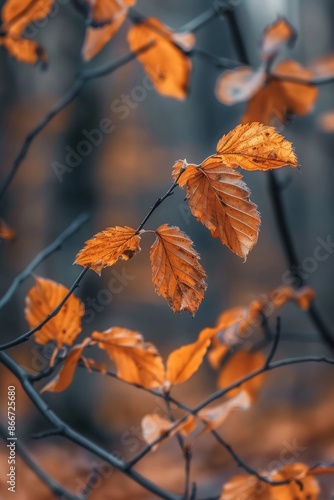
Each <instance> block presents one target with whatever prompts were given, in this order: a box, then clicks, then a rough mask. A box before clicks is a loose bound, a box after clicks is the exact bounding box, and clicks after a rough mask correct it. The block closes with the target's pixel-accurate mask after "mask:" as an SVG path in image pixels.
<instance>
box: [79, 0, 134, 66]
mask: <svg viewBox="0 0 334 500" xmlns="http://www.w3.org/2000/svg"><path fill="white" fill-rule="evenodd" d="M90 3H91V16H90V17H91V22H90V24H91V26H89V27H88V28H87V31H86V36H85V40H84V44H83V48H82V55H83V57H84V59H86V60H89V59H91V58H92V57H94V56H95V55H96V54H98V53H99V52H100V51H101V50H102V48H103V47H104V46H105V45H106V44H107V43H108V42H109V40H111V38H112V37H113V36H114V35H115V34H116V32H117V31H118V30H119V28H120V27H121V25H122V24H123V22H124V21H125V19H126V15H127V12H128V9H129V7H131V6H132V5H134V4H135V3H136V0H108V1H106V0H95V1H93V0H90Z"/></svg>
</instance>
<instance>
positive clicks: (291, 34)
mask: <svg viewBox="0 0 334 500" xmlns="http://www.w3.org/2000/svg"><path fill="white" fill-rule="evenodd" d="M297 36H298V35H297V32H296V30H295V29H294V27H293V26H292V25H291V24H290V23H289V22H288V21H287V20H286V19H285V18H284V17H281V18H279V19H277V21H275V22H274V23H273V24H271V25H270V26H268V28H266V30H265V31H264V33H263V37H262V43H261V57H262V59H268V58H272V57H274V56H276V55H277V54H278V53H279V52H280V51H281V49H282V48H283V47H284V46H285V45H288V46H290V47H291V46H292V45H293V44H294V42H295V41H296V39H297Z"/></svg>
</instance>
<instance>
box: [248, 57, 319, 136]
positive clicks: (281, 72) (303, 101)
mask: <svg viewBox="0 0 334 500" xmlns="http://www.w3.org/2000/svg"><path fill="white" fill-rule="evenodd" d="M275 76H279V79H275ZM284 77H286V79H284ZM289 78H290V79H292V80H293V78H296V79H298V80H301V82H299V81H296V82H294V81H292V80H291V81H289ZM311 78H312V72H311V71H310V70H308V69H306V68H304V67H303V66H301V65H300V64H299V63H297V62H295V61H283V62H281V63H280V64H278V65H277V66H276V68H275V70H274V72H273V74H272V76H271V77H270V78H269V81H268V83H267V84H266V86H265V87H263V88H262V89H260V91H259V92H257V93H256V94H255V95H254V96H253V97H252V98H251V100H250V101H249V103H248V106H247V110H246V112H245V114H244V116H243V117H242V123H249V122H253V121H259V122H261V123H264V124H265V125H275V126H276V125H278V124H283V125H284V124H285V123H286V121H287V120H288V119H289V117H290V116H293V115H297V116H301V115H306V114H308V113H310V111H311V110H312V108H313V106H314V103H315V101H316V99H317V96H318V89H317V88H316V87H315V86H314V85H310V84H308V81H309V80H310V79H311ZM303 81H304V82H305V83H303Z"/></svg>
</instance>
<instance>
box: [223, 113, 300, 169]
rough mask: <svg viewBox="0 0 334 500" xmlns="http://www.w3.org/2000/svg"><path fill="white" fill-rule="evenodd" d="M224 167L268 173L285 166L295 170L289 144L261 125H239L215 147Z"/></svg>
mask: <svg viewBox="0 0 334 500" xmlns="http://www.w3.org/2000/svg"><path fill="white" fill-rule="evenodd" d="M215 157H219V158H220V159H221V161H222V162H223V163H225V165H227V166H229V167H232V168H236V167H241V168H244V169H245V170H268V169H273V168H280V167H283V166H284V165H290V166H291V167H297V166H298V162H297V157H296V155H295V153H294V151H293V148H292V144H291V142H289V141H287V140H286V139H284V137H283V136H282V135H281V134H278V133H277V132H276V131H275V129H274V128H273V127H268V126H265V125H262V124H261V123H257V122H254V123H248V124H245V125H238V126H237V127H236V128H235V129H233V130H231V132H229V133H228V134H226V135H224V136H223V137H222V138H221V139H220V141H219V142H218V144H217V155H215Z"/></svg>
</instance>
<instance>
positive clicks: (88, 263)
mask: <svg viewBox="0 0 334 500" xmlns="http://www.w3.org/2000/svg"><path fill="white" fill-rule="evenodd" d="M139 243H140V236H139V234H138V233H137V231H136V230H135V229H132V228H131V227H127V226H125V227H119V226H116V227H109V228H107V229H105V230H104V231H102V232H101V233H98V234H96V235H95V236H94V237H93V238H92V239H91V240H88V241H86V243H85V247H84V248H83V249H82V250H80V252H79V253H78V254H77V256H76V258H75V264H79V265H80V266H84V267H90V268H91V269H93V271H95V272H96V273H97V274H99V275H100V274H101V271H102V269H103V268H104V267H107V266H112V265H113V264H115V262H117V260H118V259H123V260H128V259H131V257H133V255H134V254H135V253H137V252H139V251H140V246H139Z"/></svg>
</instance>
